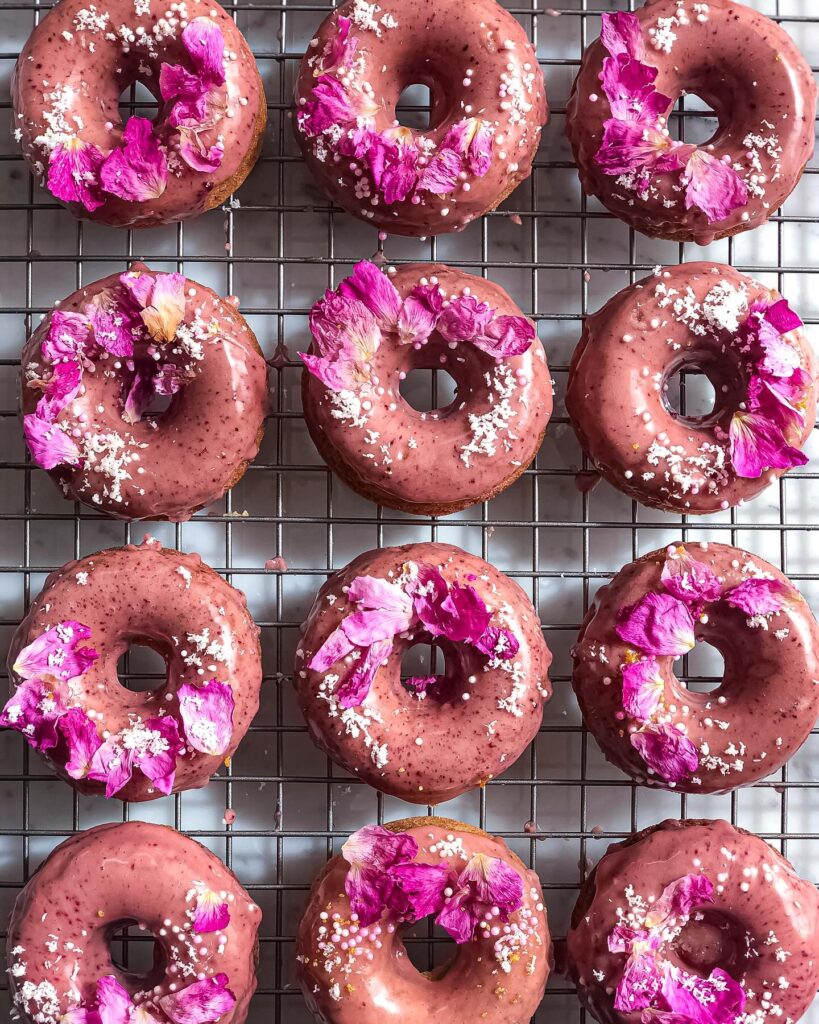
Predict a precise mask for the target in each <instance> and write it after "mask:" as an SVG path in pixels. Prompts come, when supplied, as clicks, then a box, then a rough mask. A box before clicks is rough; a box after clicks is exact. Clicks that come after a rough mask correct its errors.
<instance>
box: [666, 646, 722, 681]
mask: <svg viewBox="0 0 819 1024" xmlns="http://www.w3.org/2000/svg"><path fill="white" fill-rule="evenodd" d="M724 675H725V659H724V658H723V656H722V654H721V653H720V652H719V651H718V650H717V649H716V647H713V646H712V645H711V644H709V643H704V642H698V643H697V645H696V647H695V648H694V650H693V651H691V653H690V654H688V655H686V657H685V658H684V659H683V671H682V672H681V673H679V674H678V676H677V678H678V679H679V681H680V683H681V684H682V685H683V686H685V687H686V689H688V690H690V691H691V693H713V692H714V691H715V690H718V689H719V688H720V687H721V686H722V681H723V677H724Z"/></svg>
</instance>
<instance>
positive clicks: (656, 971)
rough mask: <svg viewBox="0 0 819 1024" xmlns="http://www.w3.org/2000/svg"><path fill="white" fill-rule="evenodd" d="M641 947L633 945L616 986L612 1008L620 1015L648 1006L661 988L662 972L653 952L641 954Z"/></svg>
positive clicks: (638, 944) (636, 944)
mask: <svg viewBox="0 0 819 1024" xmlns="http://www.w3.org/2000/svg"><path fill="white" fill-rule="evenodd" d="M641 946H642V947H643V948H645V944H641V943H635V946H634V947H633V948H632V952H631V955H630V956H629V958H628V960H627V961H626V964H625V967H624V968H623V973H622V975H621V977H620V981H619V983H618V985H617V992H616V993H615V996H614V1008H615V1009H616V1010H619V1011H620V1012H621V1013H632V1012H634V1011H635V1010H642V1009H643V1008H644V1007H647V1006H650V1005H651V1003H652V1002H654V1000H655V999H656V998H657V995H658V994H659V992H660V989H661V986H662V980H663V977H662V972H661V971H660V968H659V965H658V963H657V958H656V956H655V955H654V952H653V951H648V952H641V951H640V949H641Z"/></svg>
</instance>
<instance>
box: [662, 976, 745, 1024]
mask: <svg viewBox="0 0 819 1024" xmlns="http://www.w3.org/2000/svg"><path fill="white" fill-rule="evenodd" d="M662 994H663V998H664V999H665V1001H666V1003H667V1004H668V1006H669V1008H670V1009H671V1010H672V1011H673V1012H674V1013H680V1014H682V1015H683V1016H684V1018H685V1019H686V1020H688V1021H691V1022H692V1024H735V1022H736V1021H737V1020H739V1019H740V1017H741V1016H742V1014H743V1011H744V1009H745V1000H746V996H745V991H744V989H743V988H742V986H741V985H740V984H739V982H738V981H736V980H735V979H734V978H732V977H731V975H730V974H728V973H727V972H726V971H724V970H722V968H721V967H715V968H714V969H713V970H712V971H711V973H710V975H709V976H708V977H707V978H700V977H698V976H697V975H695V974H689V973H688V972H687V971H683V970H681V969H680V968H679V967H676V966H673V965H667V967H666V970H665V972H664V976H663V986H662Z"/></svg>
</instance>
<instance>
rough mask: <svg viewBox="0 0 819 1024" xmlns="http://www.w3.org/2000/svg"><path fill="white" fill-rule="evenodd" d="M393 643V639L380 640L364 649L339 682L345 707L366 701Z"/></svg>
mask: <svg viewBox="0 0 819 1024" xmlns="http://www.w3.org/2000/svg"><path fill="white" fill-rule="evenodd" d="M392 645H393V642H392V640H391V639H390V640H379V641H377V642H376V643H374V644H372V645H371V646H370V647H367V648H366V649H365V650H364V653H363V654H362V656H361V657H360V658H359V660H358V661H357V662H355V663H354V665H353V667H352V668H351V669H350V671H349V672H348V673H347V675H346V676H345V677H344V679H343V680H342V681H341V683H340V684H339V687H338V690H337V696H338V702H339V704H340V705H341V706H342V707H343V708H354V707H358V706H359V705H360V704H363V703H364V701H365V700H366V698H367V694H368V693H369V692H370V687H371V686H372V684H373V679H375V674H376V672H377V671H378V670H379V668H381V666H382V665H383V664H384V662H385V661H386V660H387V658H388V657H389V656H390V654H391V652H392Z"/></svg>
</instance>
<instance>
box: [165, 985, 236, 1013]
mask: <svg viewBox="0 0 819 1024" xmlns="http://www.w3.org/2000/svg"><path fill="white" fill-rule="evenodd" d="M235 1005H236V996H235V995H234V994H233V993H232V992H231V990H230V989H229V988H228V976H227V975H226V974H214V975H213V977H212V978H205V979H204V980H203V981H195V982H194V983H193V984H192V985H188V987H187V988H183V989H182V991H181V992H171V993H170V994H169V995H166V996H162V998H161V999H160V1000H159V1007H160V1009H161V1010H162V1011H163V1012H164V1013H165V1014H166V1015H167V1017H168V1018H169V1019H170V1020H171V1021H172V1022H173V1024H216V1021H219V1020H221V1018H222V1017H223V1016H224V1015H225V1014H226V1013H230V1011H231V1010H232V1009H233V1007H234V1006H235Z"/></svg>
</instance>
